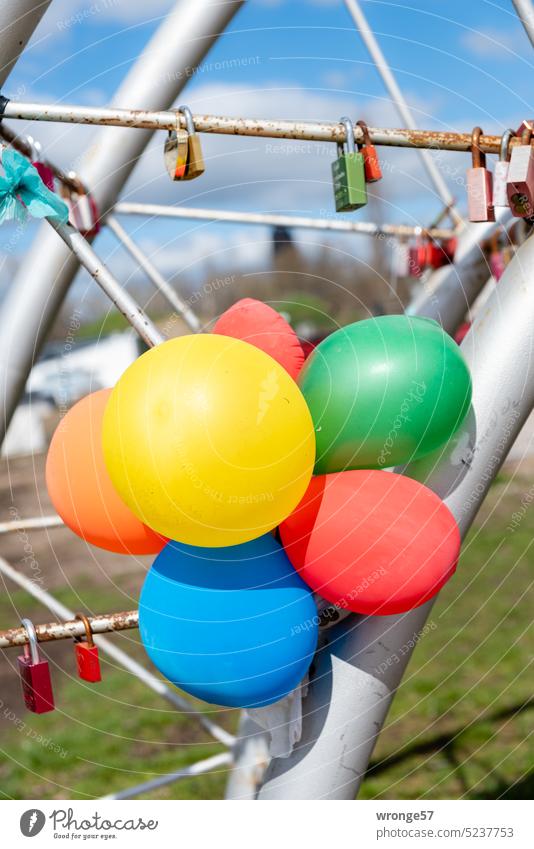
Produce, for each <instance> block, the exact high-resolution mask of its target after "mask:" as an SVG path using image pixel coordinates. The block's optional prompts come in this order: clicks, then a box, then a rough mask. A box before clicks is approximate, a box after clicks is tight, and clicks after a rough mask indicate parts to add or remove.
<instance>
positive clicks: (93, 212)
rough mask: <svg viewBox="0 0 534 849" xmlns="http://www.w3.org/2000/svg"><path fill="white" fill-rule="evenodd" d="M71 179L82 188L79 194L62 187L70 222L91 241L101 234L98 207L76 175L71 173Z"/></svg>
mask: <svg viewBox="0 0 534 849" xmlns="http://www.w3.org/2000/svg"><path fill="white" fill-rule="evenodd" d="M69 177H70V178H71V179H72V180H73V181H76V182H77V183H79V186H80V189H79V191H78V192H75V191H74V190H73V189H71V188H69V187H67V186H65V185H63V186H62V187H61V196H62V198H63V200H64V201H65V203H66V204H67V206H68V207H69V221H70V223H71V224H72V225H73V226H74V227H76V229H77V230H79V232H80V234H81V235H82V236H83V237H84V238H85V239H91V238H93V237H94V236H96V235H97V233H99V232H100V214H99V212H98V208H97V205H96V203H95V200H94V198H93V196H92V195H91V194H90V193H89V192H88V191H87V189H86V188H85V187H84V186H83V185H82V184H81V182H80V181H79V180H78V178H77V177H76V174H74V173H73V172H71V173H69Z"/></svg>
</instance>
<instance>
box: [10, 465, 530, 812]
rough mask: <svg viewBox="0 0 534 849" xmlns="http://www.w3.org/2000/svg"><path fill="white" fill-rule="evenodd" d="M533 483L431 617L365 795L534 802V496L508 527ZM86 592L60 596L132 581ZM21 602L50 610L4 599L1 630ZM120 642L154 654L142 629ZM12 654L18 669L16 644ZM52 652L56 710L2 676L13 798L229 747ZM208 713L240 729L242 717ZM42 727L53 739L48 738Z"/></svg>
mask: <svg viewBox="0 0 534 849" xmlns="http://www.w3.org/2000/svg"><path fill="white" fill-rule="evenodd" d="M529 486H530V484H529V483H528V482H527V481H523V482H521V481H520V480H519V481H518V480H517V479H510V478H509V477H508V476H501V477H500V478H499V480H498V482H497V483H496V484H495V486H494V487H493V489H492V491H491V493H490V496H489V499H488V503H487V505H485V507H484V509H483V513H482V515H481V516H480V517H479V519H478V521H477V524H476V526H475V528H474V529H473V530H472V531H471V534H470V536H469V538H468V540H467V541H466V544H465V545H464V552H463V555H462V559H461V562H460V566H459V569H458V572H457V574H456V576H455V577H454V578H453V579H452V580H451V581H450V582H449V584H448V585H447V586H446V587H445V589H444V590H443V592H442V594H441V595H440V598H439V600H438V602H437V604H436V605H435V607H434V609H433V611H432V613H431V618H430V622H431V623H433V627H432V628H431V629H430V630H428V632H427V633H426V634H425V635H424V636H423V637H422V638H421V640H420V643H419V645H418V647H417V650H416V651H415V653H414V657H413V659H412V661H411V664H410V666H409V668H408V671H407V674H406V677H405V679H404V682H403V684H402V686H401V688H400V690H399V692H398V694H397V697H396V699H395V701H394V705H393V708H392V710H391V712H390V714H389V716H388V719H387V723H386V728H385V729H384V731H383V733H382V735H381V738H380V741H379V743H378V745H377V748H376V750H375V753H374V755H373V760H372V764H371V767H370V769H369V773H368V776H367V778H366V781H365V782H364V785H363V789H362V792H361V797H362V798H367V799H370V798H380V799H395V798H401V799H415V798H420V799H427V798H445V799H447V798H449V799H456V798H460V797H465V798H496V797H498V796H501V795H502V796H504V797H508V798H531V795H532V789H533V787H532V778H530V779H529V777H528V773H529V764H530V763H531V762H532V746H530V747H529V745H528V737H529V735H530V734H531V729H532V718H533V710H532V709H533V707H534V701H532V699H531V686H530V685H531V681H532V675H531V670H530V669H529V663H530V662H531V660H530V655H531V651H529V649H531V647H532V642H531V637H532V634H531V631H529V628H531V611H532V595H530V596H529V595H528V594H527V591H528V587H529V583H530V581H531V575H530V574H529V573H530V572H531V570H530V569H529V566H530V564H531V563H532V559H533V555H532V551H533V550H534V549H532V548H530V546H531V543H532V540H533V537H534V505H532V506H531V508H530V509H528V510H527V511H526V513H525V515H524V517H523V519H522V521H521V524H520V526H519V527H518V528H517V530H516V531H515V532H514V533H512V532H510V531H509V530H507V526H508V525H509V522H510V518H511V514H512V513H513V512H514V510H517V509H518V508H519V506H520V500H521V495H522V494H523V493H524V492H526V490H527V489H528V488H529ZM11 589H12V588H11V587H10V590H11ZM76 589H77V598H74V597H73V593H72V592H70V591H68V590H64V591H63V592H61V593H58V597H60V598H61V600H62V601H64V602H65V603H66V604H69V605H72V606H73V607H75V608H77V609H79V608H80V607H82V606H84V607H86V608H87V609H99V610H105V609H108V610H113V609H122V603H123V602H122V600H123V595H122V593H120V592H119V591H118V590H117V591H114V590H109V589H107V588H106V589H105V590H103V589H102V587H100V586H97V585H96V583H95V584H92V583H91V581H89V580H87V579H86V581H85V582H84V583H83V584H81V585H79V584H78V585H77V587H76ZM20 610H24V613H25V614H28V615H30V616H33V617H34V620H35V621H45V620H46V618H47V617H46V614H45V613H44V612H43V609H42V608H39V607H37V606H36V605H35V603H34V602H31V601H29V600H28V597H27V596H26V594H24V593H22V592H20V591H13V592H11V594H10V595H9V596H7V595H4V596H3V598H2V599H0V626H1V627H8V626H9V625H11V624H12V623H13V622H14V620H16V618H17V611H20ZM434 626H435V627H434ZM111 639H112V640H114V641H116V642H117V643H118V644H119V645H121V646H122V647H124V648H127V649H128V650H129V651H131V653H132V654H133V655H135V656H136V657H139V658H140V659H141V660H143V658H144V656H143V651H142V649H141V647H140V646H139V644H138V642H137V635H136V632H128V633H127V634H123V635H118V634H117V635H114V636H112V637H111ZM7 654H8V659H9V661H10V662H11V663H12V664H14V663H15V656H14V652H13V651H10V652H8V653H7ZM51 655H52V659H53V661H54V662H55V663H56V664H57V666H56V667H55V668H53V676H54V685H55V692H56V702H57V706H58V710H56V711H55V712H54V713H50V714H47V715H45V716H41V717H36V716H33V715H32V714H29V713H27V712H25V711H24V709H23V707H22V703H21V698H20V695H19V694H18V692H17V687H18V683H17V682H16V680H15V675H16V673H15V671H13V672H10V673H9V676H10V677H7V676H6V675H5V674H4V677H3V678H2V679H1V684H2V691H0V696H1V697H2V698H5V697H4V696H3V693H4V692H5V686H6V684H9V693H10V699H11V702H10V704H11V708H12V709H13V710H14V712H15V713H16V715H17V717H18V718H19V720H20V721H23V722H24V723H25V725H24V727H23V728H19V727H18V725H17V724H16V721H13V720H12V719H11V720H10V719H7V718H6V717H5V716H4V715H3V712H4V710H5V708H2V709H1V710H0V747H1V749H2V753H3V754H2V761H1V765H0V786H1V787H2V793H3V795H4V796H5V797H7V798H26V799H31V798H71V799H83V798H90V797H94V796H100V795H103V794H107V793H111V792H113V791H116V790H119V789H122V788H125V787H127V786H129V785H133V784H136V783H139V782H141V781H144V780H147V779H149V778H152V777H154V776H156V775H158V774H161V773H165V772H169V771H172V770H176V769H178V768H179V767H181V766H184V765H186V764H189V763H192V762H194V761H195V760H197V759H198V758H200V757H207V756H209V755H212V754H215V753H217V752H219V751H222V747H221V746H220V745H218V744H216V743H213V742H212V740H211V738H210V737H209V736H208V735H207V734H206V733H205V732H204V731H203V730H202V729H199V727H198V725H197V724H196V723H194V722H192V721H191V720H188V719H187V718H185V717H184V716H183V715H181V714H180V713H177V712H176V711H174V710H173V709H172V707H171V706H170V705H168V704H167V703H166V702H164V701H163V700H162V699H161V698H160V697H158V696H156V695H155V694H153V693H152V692H151V691H149V690H148V689H147V688H146V687H145V686H143V685H142V684H140V683H139V682H138V680H137V679H136V678H134V677H133V676H131V675H129V674H128V673H126V672H124V671H123V670H122V669H120V668H118V667H116V666H114V665H113V664H110V662H109V661H104V663H103V674H104V680H103V682H102V683H101V684H98V685H85V684H83V683H82V682H80V681H78V680H77V679H76V678H75V665H74V652H73V649H72V646H71V645H67V644H66V641H62V642H61V643H60V644H56V645H54V646H53V648H52V649H51ZM4 673H5V670H4ZM12 679H13V680H12ZM529 700H530V701H529ZM6 701H7V700H6ZM203 709H205V710H212V711H214V713H213V715H214V716H215V717H216V718H217V719H218V720H219V721H220V722H222V723H223V724H224V725H225V726H226V727H227V728H229V729H235V724H236V721H237V715H236V713H235V712H232V711H217V710H216V709H213V708H211V709H210V708H209V707H208V706H203ZM31 734H35V735H42V738H45V739H44V740H41V741H40V742H39V741H38V740H36V739H35V738H33V739H32V737H31V736H30V735H31ZM47 741H50V743H48V742H47ZM51 745H53V746H54V747H58V748H59V751H52V750H51V748H50V746H51ZM63 753H65V755H64V757H63V756H62V754H63ZM225 780H226V773H225V772H224V771H221V772H220V773H218V774H216V775H206V776H200V777H198V778H193V779H190V780H187V781H182V782H179V783H176V784H173V785H170V786H168V787H166V788H163V789H162V790H160V791H158V792H156V793H153V794H151V798H188V799H189V798H198V799H203V798H204V799H207V798H221V797H222V795H223V792H224V783H225Z"/></svg>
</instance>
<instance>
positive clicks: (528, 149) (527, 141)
mask: <svg viewBox="0 0 534 849" xmlns="http://www.w3.org/2000/svg"><path fill="white" fill-rule="evenodd" d="M531 138H532V130H530V129H526V130H524V131H523V134H522V136H521V144H520V145H514V147H513V148H512V155H511V156H510V167H509V169H508V180H507V182H506V189H507V193H508V203H509V204H510V210H511V212H512V215H513V216H514V217H515V218H530V217H531V216H532V215H534V150H533V149H532V145H531Z"/></svg>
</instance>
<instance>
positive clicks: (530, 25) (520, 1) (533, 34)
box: [512, 0, 534, 47]
mask: <svg viewBox="0 0 534 849" xmlns="http://www.w3.org/2000/svg"><path fill="white" fill-rule="evenodd" d="M512 3H513V4H514V7H515V10H516V12H517V16H518V18H519V20H520V21H521V23H522V24H523V26H524V28H525V32H526V34H527V35H528V37H529V39H530V43H531V44H532V46H533V47H534V7H533V6H532V3H531V0H512Z"/></svg>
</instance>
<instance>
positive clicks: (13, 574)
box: [0, 557, 235, 746]
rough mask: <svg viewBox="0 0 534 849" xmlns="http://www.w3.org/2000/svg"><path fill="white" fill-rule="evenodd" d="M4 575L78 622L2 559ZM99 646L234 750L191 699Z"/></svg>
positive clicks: (108, 645) (101, 640)
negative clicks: (191, 702) (183, 696)
mask: <svg viewBox="0 0 534 849" xmlns="http://www.w3.org/2000/svg"><path fill="white" fill-rule="evenodd" d="M0 573H1V574H3V575H5V577H7V578H9V579H10V580H11V581H13V582H14V583H15V584H17V585H18V586H19V587H21V588H22V589H23V590H25V591H26V592H28V593H30V595H32V596H33V597H34V598H36V599H37V600H38V601H39V602H40V603H41V604H43V605H44V606H45V607H47V608H48V610H50V611H51V612H52V613H54V614H55V615H56V616H59V617H60V618H61V619H73V618H74V611H72V610H69V608H68V607H66V606H65V605H64V604H62V603H61V602H60V601H58V600H57V599H55V598H54V596H53V595H50V593H48V592H46V590H43V589H42V587H40V586H39V585H38V584H36V583H35V582H34V581H32V580H30V579H29V578H26V577H25V576H24V575H21V574H20V573H19V572H17V570H16V569H14V568H13V566H11V565H10V564H9V563H8V562H7V561H6V560H4V559H3V558H2V557H0ZM95 642H96V644H97V645H98V647H99V648H100V649H102V651H103V652H105V653H106V654H107V655H109V657H111V658H113V660H115V661H117V663H119V664H120V665H121V666H123V667H124V668H125V669H126V670H127V671H128V672H131V673H132V675H135V676H136V678H139V680H140V681H142V682H143V684H146V686H147V687H149V688H150V689H151V690H153V691H154V692H155V693H157V694H158V695H159V696H162V697H163V698H164V699H166V700H167V701H168V702H170V703H171V704H172V705H173V706H174V707H175V708H178V710H180V711H182V712H183V713H186V714H187V715H188V716H190V717H191V718H193V719H196V720H197V721H198V722H199V723H200V724H201V725H202V726H203V728H205V730H206V731H208V733H209V734H211V736H212V737H214V738H215V739H216V740H219V742H220V743H224V745H225V746H233V744H234V743H235V737H234V736H233V734H230V733H229V732H228V731H226V730H225V729H224V728H221V727H220V726H219V725H217V723H215V722H212V721H211V719H210V718H209V717H208V716H206V715H205V714H203V713H202V712H201V711H199V710H197V708H195V707H194V705H192V704H190V702H188V701H187V699H184V698H182V696H180V694H179V693H177V692H176V691H175V690H171V689H170V687H167V685H166V684H165V683H164V682H163V681H162V680H161V679H160V678H157V677H156V676H155V675H152V673H151V672H149V671H148V670H147V669H145V668H144V667H143V666H141V664H140V663H138V662H137V661H136V660H134V659H133V658H131V657H130V656H129V655H128V654H126V652H124V651H122V649H119V648H117V646H115V645H114V644H113V643H112V642H111V641H110V640H108V639H107V638H106V637H97V638H96V639H95Z"/></svg>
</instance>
